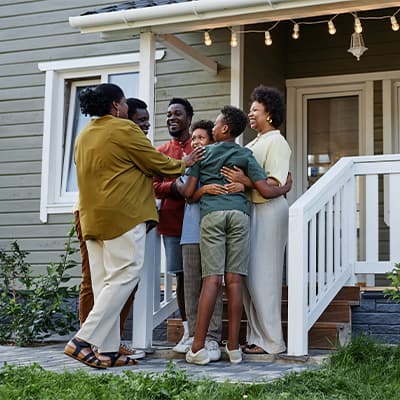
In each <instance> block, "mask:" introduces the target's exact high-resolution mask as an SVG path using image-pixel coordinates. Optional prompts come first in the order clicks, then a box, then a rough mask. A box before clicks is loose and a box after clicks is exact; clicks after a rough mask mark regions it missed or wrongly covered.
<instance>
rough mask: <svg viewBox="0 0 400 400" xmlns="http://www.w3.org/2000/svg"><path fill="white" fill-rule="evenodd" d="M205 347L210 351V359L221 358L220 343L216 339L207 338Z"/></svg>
mask: <svg viewBox="0 0 400 400" xmlns="http://www.w3.org/2000/svg"><path fill="white" fill-rule="evenodd" d="M205 348H206V350H207V351H208V356H209V357H210V361H218V360H219V359H220V358H221V350H220V349H219V344H218V343H217V342H216V341H215V340H207V341H206V345H205Z"/></svg>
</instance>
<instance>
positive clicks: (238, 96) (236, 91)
mask: <svg viewBox="0 0 400 400" xmlns="http://www.w3.org/2000/svg"><path fill="white" fill-rule="evenodd" d="M240 29H241V26H233V27H232V31H233V32H239V31H240ZM237 42H238V45H237V46H236V47H231V105H233V106H235V107H239V108H240V109H243V76H244V73H243V69H244V68H243V64H244V61H243V60H244V58H243V55H244V36H243V35H241V34H238V35H237ZM245 112H246V111H245ZM236 141H237V142H238V143H240V144H241V145H243V135H240V136H239V138H237V139H236Z"/></svg>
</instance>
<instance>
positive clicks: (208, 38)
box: [204, 31, 212, 46]
mask: <svg viewBox="0 0 400 400" xmlns="http://www.w3.org/2000/svg"><path fill="white" fill-rule="evenodd" d="M204 44H205V45H206V46H211V45H212V40H211V36H210V33H209V32H208V31H206V32H204Z"/></svg>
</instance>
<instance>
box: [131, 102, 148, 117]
mask: <svg viewBox="0 0 400 400" xmlns="http://www.w3.org/2000/svg"><path fill="white" fill-rule="evenodd" d="M126 104H128V118H129V119H132V115H133V114H135V113H136V110H137V109H138V108H143V109H144V110H147V104H146V103H145V102H144V101H143V100H140V99H137V98H135V97H130V98H129V99H126Z"/></svg>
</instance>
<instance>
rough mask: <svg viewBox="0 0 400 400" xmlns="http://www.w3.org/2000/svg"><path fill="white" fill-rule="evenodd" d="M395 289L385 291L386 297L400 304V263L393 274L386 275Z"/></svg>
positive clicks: (395, 266)
mask: <svg viewBox="0 0 400 400" xmlns="http://www.w3.org/2000/svg"><path fill="white" fill-rule="evenodd" d="M386 276H387V278H388V279H389V280H390V282H391V286H393V289H385V290H384V291H383V293H384V295H385V296H386V297H388V298H389V299H391V300H394V301H395V302H396V303H400V263H398V264H395V265H394V268H393V269H392V271H391V272H388V273H387V274H386Z"/></svg>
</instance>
